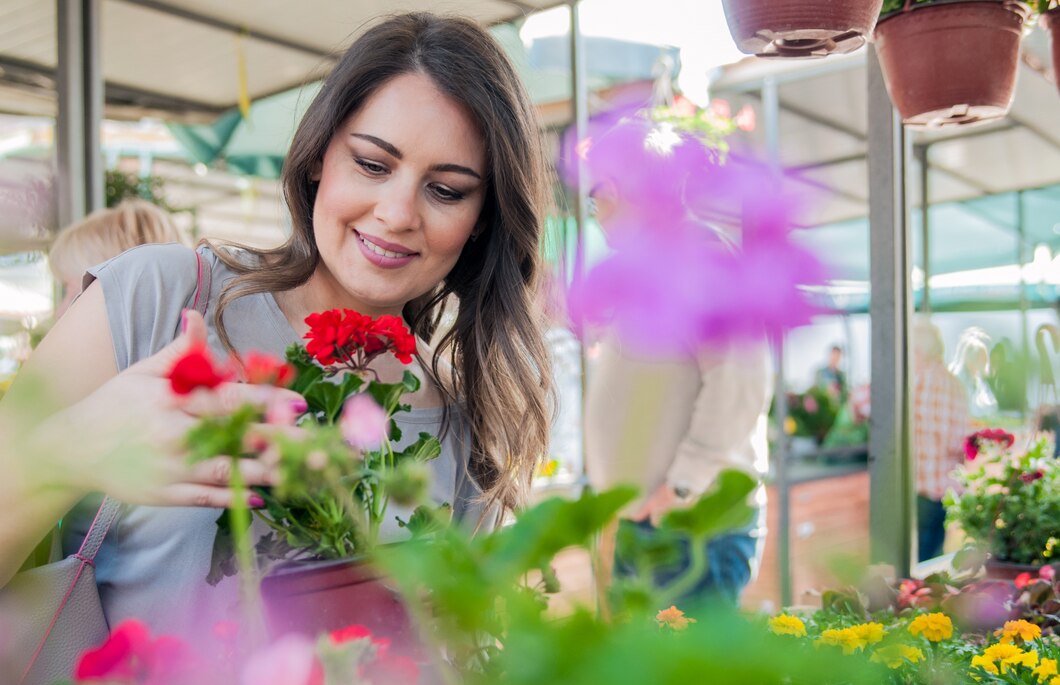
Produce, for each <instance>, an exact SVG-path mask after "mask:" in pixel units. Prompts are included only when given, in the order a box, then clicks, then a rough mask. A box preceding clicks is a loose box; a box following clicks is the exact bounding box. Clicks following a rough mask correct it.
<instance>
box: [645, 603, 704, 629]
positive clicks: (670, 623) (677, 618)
mask: <svg viewBox="0 0 1060 685" xmlns="http://www.w3.org/2000/svg"><path fill="white" fill-rule="evenodd" d="M655 620H656V621H658V622H659V627H660V628H670V629H671V630H685V629H686V628H688V624H689V623H695V622H696V619H694V618H687V617H686V616H685V612H683V611H681V610H680V609H678V608H677V607H675V606H671V607H670V608H669V609H663V610H662V611H660V612H659V613H657V614H655Z"/></svg>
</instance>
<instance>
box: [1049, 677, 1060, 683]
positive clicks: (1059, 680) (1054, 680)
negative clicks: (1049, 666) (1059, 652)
mask: <svg viewBox="0 0 1060 685" xmlns="http://www.w3.org/2000/svg"><path fill="white" fill-rule="evenodd" d="M1049 685H1060V675H1056V676H1053V679H1052V680H1050V681H1049Z"/></svg>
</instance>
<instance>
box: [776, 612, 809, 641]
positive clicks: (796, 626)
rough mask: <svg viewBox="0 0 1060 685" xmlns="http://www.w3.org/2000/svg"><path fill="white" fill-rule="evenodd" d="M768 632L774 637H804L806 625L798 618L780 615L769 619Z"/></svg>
mask: <svg viewBox="0 0 1060 685" xmlns="http://www.w3.org/2000/svg"><path fill="white" fill-rule="evenodd" d="M769 630H770V631H771V632H772V633H773V634H774V635H794V636H795V637H806V624H805V623H803V622H802V619H801V618H799V617H798V616H789V615H788V614H781V615H780V616H774V617H773V618H771V619H769Z"/></svg>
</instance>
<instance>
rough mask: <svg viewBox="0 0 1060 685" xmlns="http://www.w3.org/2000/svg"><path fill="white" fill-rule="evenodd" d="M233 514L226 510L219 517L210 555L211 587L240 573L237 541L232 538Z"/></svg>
mask: <svg viewBox="0 0 1060 685" xmlns="http://www.w3.org/2000/svg"><path fill="white" fill-rule="evenodd" d="M231 513H232V512H231V511H230V510H228V509H225V510H224V511H222V512H221V515H220V516H218V517H217V535H215V536H214V539H213V551H212V552H211V554H210V572H209V574H207V576H206V582H207V583H209V584H210V585H217V584H218V583H220V582H221V581H222V580H223V579H224V578H227V577H228V576H234V575H235V574H236V573H238V572H239V562H238V561H237V560H236V547H235V539H234V538H233V537H232V516H231ZM248 528H249V526H248Z"/></svg>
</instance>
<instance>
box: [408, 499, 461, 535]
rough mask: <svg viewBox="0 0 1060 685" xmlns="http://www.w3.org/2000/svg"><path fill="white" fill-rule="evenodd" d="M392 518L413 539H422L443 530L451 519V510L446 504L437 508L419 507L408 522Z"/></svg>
mask: <svg viewBox="0 0 1060 685" xmlns="http://www.w3.org/2000/svg"><path fill="white" fill-rule="evenodd" d="M394 518H397V522H398V525H399V526H400V527H402V528H407V529H408V531H409V533H411V534H412V537H413V538H414V539H415V538H422V537H424V536H426V535H431V534H432V533H437V532H438V531H440V530H444V529H445V528H446V527H447V526H448V525H449V522H450V520H451V519H452V518H453V508H452V507H451V506H449V503H448V502H446V503H444V504H442V505H441V506H440V507H437V508H432V507H428V506H424V505H421V506H418V507H416V509H415V510H413V512H412V516H410V517H409V520H408V521H402V520H401V519H400V518H398V517H396V516H395V517H394Z"/></svg>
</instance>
